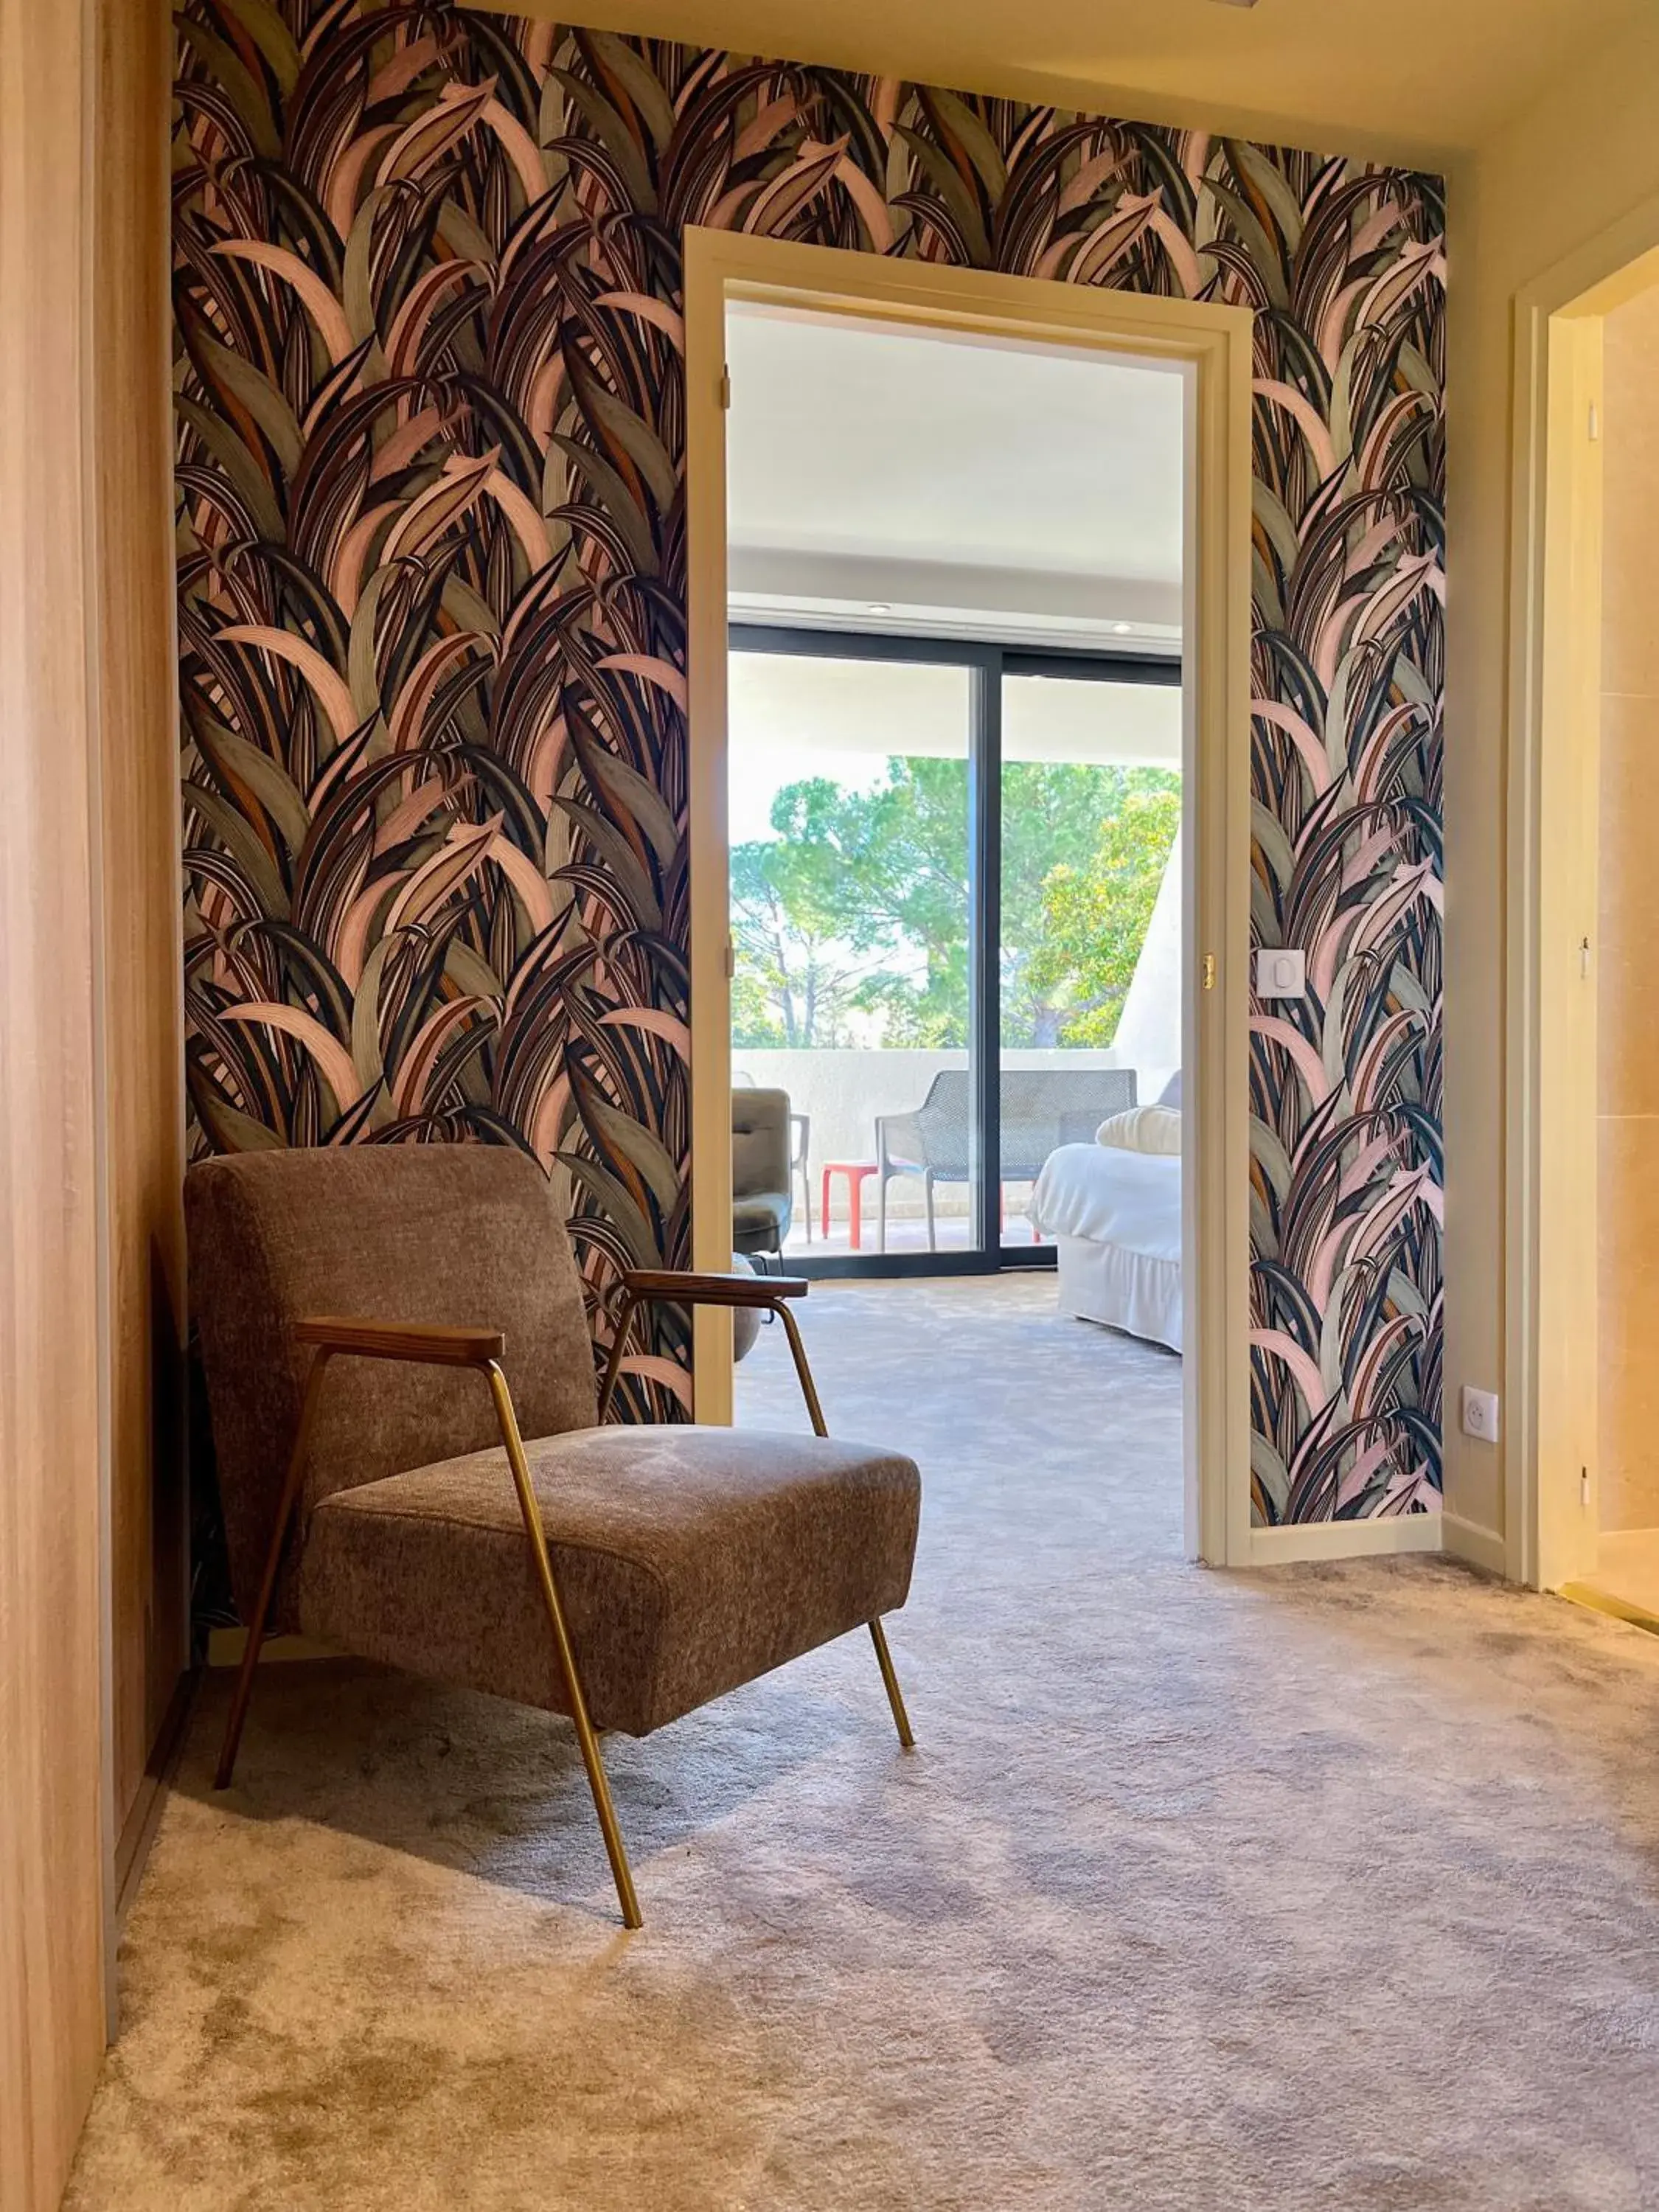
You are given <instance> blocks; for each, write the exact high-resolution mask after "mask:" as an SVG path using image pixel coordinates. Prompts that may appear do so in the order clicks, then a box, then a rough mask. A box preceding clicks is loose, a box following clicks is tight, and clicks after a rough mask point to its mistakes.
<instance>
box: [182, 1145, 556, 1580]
mask: <svg viewBox="0 0 1659 2212" xmlns="http://www.w3.org/2000/svg"><path fill="white" fill-rule="evenodd" d="M185 1216H186V1220H187V1223H188V1227H189V1236H190V1285H191V1309H192V1311H193V1313H194V1316H195V1318H196V1321H197V1327H198V1328H199V1331H200V1334H201V1344H202V1355H203V1364H204V1368H205V1370H206V1376H207V1386H208V1401H209V1405H210V1408H211V1412H212V1416H213V1441H214V1447H215V1454H216V1459H217V1462H218V1470H219V1486H220V1493H221V1498H222V1504H223V1509H224V1516H225V1534H226V1540H227V1544H228V1550H229V1553H230V1569H231V1583H232V1586H233V1588H234V1592H235V1595H236V1600H237V1603H238V1605H239V1606H240V1607H241V1609H242V1613H243V1618H244V1619H246V1618H247V1615H248V1613H249V1610H250V1608H251V1607H252V1605H253V1604H254V1602H255V1600H256V1599H257V1597H258V1589H259V1581H260V1577H261V1575H262V1573H263V1571H264V1560H265V1553H266V1550H267V1548H268V1547H269V1544H270V1530H271V1528H272V1526H273V1524H274V1522H275V1519H276V1504H277V1500H278V1498H279V1496H280V1494H281V1491H282V1486H283V1477H284V1474H286V1471H287V1468H288V1462H289V1456H290V1455H291V1453H292V1451H293V1449H294V1438H295V1431H296V1429H297V1427H298V1425H299V1417H300V1401H301V1393H302V1390H303V1386H304V1382H305V1376H306V1373H307V1367H308V1365H309V1363H310V1357H311V1355H310V1353H309V1352H307V1351H306V1350H305V1349H304V1348H303V1347H301V1346H299V1345H296V1344H295V1340H294V1326H295V1322H299V1321H301V1320H303V1319H304V1318H305V1317H306V1316H307V1315H317V1314H326V1315H331V1316H341V1317H343V1318H347V1319H350V1318H355V1317H357V1316H362V1317H363V1318H366V1319H374V1320H380V1321H410V1322H448V1323H451V1324H461V1323H471V1324H473V1325H475V1326H479V1327H484V1328H497V1329H501V1331H502V1332H503V1333H504V1334H505V1335H506V1338H507V1352H506V1357H505V1358H504V1360H503V1362H502V1364H503V1366H504V1367H505V1369H506V1372H507V1380H508V1382H509V1383H510V1384H511V1386H512V1389H513V1401H514V1404H515V1407H516V1408H517V1412H518V1416H519V1424H520V1427H521V1428H522V1430H523V1431H524V1433H525V1434H526V1436H527V1437H538V1436H551V1435H554V1434H556V1433H558V1432H560V1431H564V1430H568V1429H580V1428H587V1427H591V1426H592V1422H593V1418H594V1413H595V1410H596V1397H597V1394H596V1391H595V1388H594V1376H593V1350H592V1336H591V1333H590V1331H589V1328H588V1325H587V1320H586V1312H585V1310H584V1305H583V1300H582V1289H581V1281H580V1276H579V1275H578V1273H577V1270H576V1265H575V1261H574V1259H573V1258H572V1256H571V1251H570V1243H569V1239H568V1237H567V1235H566V1233H565V1226H564V1224H563V1222H562V1220H561V1219H560V1218H559V1214H558V1211H557V1209H556V1206H555V1205H554V1203H553V1199H552V1194H551V1191H550V1188H549V1184H548V1181H547V1178H546V1176H544V1174H543V1173H542V1171H541V1170H540V1168H539V1167H538V1165H537V1164H536V1163H535V1161H534V1160H532V1159H531V1158H528V1157H527V1156H526V1154H524V1153H523V1152H517V1151H515V1150H513V1149H512V1148H511V1147H508V1146H486V1145H420V1146H404V1145H357V1146H339V1147H335V1148H331V1149H329V1150H326V1151H315V1152H313V1151H305V1150H301V1149H298V1148H296V1149H295V1150H292V1151H271V1152H244V1153H240V1154H238V1155H236V1156H234V1158H227V1159H216V1160H204V1161H202V1162H201V1163H200V1164H197V1166H195V1167H192V1168H191V1170H190V1172H189V1174H188V1175H187V1176H186V1177H185ZM498 1441H499V1431H498V1430H497V1428H496V1425H495V1412H494V1409H493V1407H492V1405H491V1401H490V1395H489V1389H488V1388H487V1386H486V1384H485V1383H484V1381H483V1377H482V1376H478V1375H477V1374H473V1373H470V1372H467V1371H466V1370H456V1369H453V1368H438V1367H418V1366H413V1365H410V1364H404V1363H402V1362H399V1363H397V1364H393V1363H392V1362H389V1361H384V1360H375V1359H355V1358H353V1359H348V1358H337V1359H336V1360H335V1361H334V1362H333V1364H332V1367H331V1371H330V1374H329V1377H328V1380H327V1382H326V1383H325V1386H324V1388H323V1391H322V1395H321V1398H320V1400H319V1406H318V1409H317V1416H316V1422H315V1426H314V1428H313V1432H312V1443H311V1450H310V1455H309V1472H308V1474H307V1484H306V1493H305V1502H306V1504H307V1506H309V1505H312V1504H315V1503H316V1502H317V1500H318V1499H319V1498H325V1497H327V1496H328V1495H329V1494H330V1493H331V1492H334V1491H337V1490H345V1489H351V1488H354V1487H356V1486H357V1485H359V1484H361V1483H365V1482H374V1481H377V1480H380V1477H381V1476H383V1475H387V1474H401V1473H403V1472H404V1470H405V1469H406V1468H412V1467H421V1466H425V1465H428V1464H429V1463H430V1462H433V1461H435V1460H442V1459H452V1458H454V1457H455V1456H457V1455H459V1454H460V1453H462V1452H469V1451H477V1450H481V1449H483V1447H485V1446H486V1445H489V1444H493V1443H497V1442H498ZM303 1525H304V1515H303V1513H302V1515H301V1528H303ZM281 1610H282V1608H281V1607H280V1604H279V1607H278V1611H279V1614H280V1613H281Z"/></svg>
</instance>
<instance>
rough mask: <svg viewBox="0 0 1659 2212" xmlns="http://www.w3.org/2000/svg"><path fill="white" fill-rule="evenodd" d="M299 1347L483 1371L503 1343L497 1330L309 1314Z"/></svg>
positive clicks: (298, 1332)
mask: <svg viewBox="0 0 1659 2212" xmlns="http://www.w3.org/2000/svg"><path fill="white" fill-rule="evenodd" d="M294 1334H295V1336H296V1337H297V1338H298V1340H299V1341H300V1342H301V1344H314V1345H317V1346H319V1347H320V1348H321V1349H322V1350H323V1351H325V1352H345V1353H347V1354H355V1355H356V1356H358V1357H361V1358H365V1359H408V1360H413V1361H415V1362H416V1364H419V1365H421V1366H423V1367H485V1366H488V1364H489V1362H490V1361H491V1360H492V1359H500V1358H501V1357H502V1355H503V1353H504V1352H506V1350H507V1339H506V1337H505V1336H504V1335H503V1334H501V1330H500V1329H498V1328H450V1327H449V1326H448V1325H447V1324H446V1323H443V1322H415V1321H356V1320H354V1321H343V1320H339V1319H337V1318H336V1317H335V1316H332V1315H328V1314H313V1315H311V1316H308V1317H307V1319H306V1320H304V1321H302V1322H297V1323H296V1324H295V1330H294Z"/></svg>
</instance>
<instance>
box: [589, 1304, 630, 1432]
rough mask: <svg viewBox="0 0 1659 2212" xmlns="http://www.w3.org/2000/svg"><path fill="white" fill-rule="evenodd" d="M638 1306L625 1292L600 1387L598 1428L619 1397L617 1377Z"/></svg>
mask: <svg viewBox="0 0 1659 2212" xmlns="http://www.w3.org/2000/svg"><path fill="white" fill-rule="evenodd" d="M638 1304H639V1300H638V1298H637V1297H635V1295H634V1293H633V1291H623V1300H622V1305H621V1308H620V1309H619V1310H618V1312H617V1330H616V1334H615V1335H614V1336H613V1337H612V1338H611V1357H610V1358H608V1359H607V1360H606V1361H605V1381H604V1382H603V1383H601V1385H600V1386H599V1412H598V1413H596V1414H595V1416H594V1425H595V1427H596V1428H601V1429H602V1428H603V1427H604V1426H605V1420H606V1418H607V1416H608V1415H609V1413H610V1412H611V1400H612V1398H614V1397H615V1395H617V1376H618V1375H620V1374H621V1372H622V1364H623V1352H624V1351H625V1349H626V1348H627V1344H628V1332H629V1327H630V1326H631V1325H632V1322H633V1319H634V1310H635V1307H636V1306H637V1305H638Z"/></svg>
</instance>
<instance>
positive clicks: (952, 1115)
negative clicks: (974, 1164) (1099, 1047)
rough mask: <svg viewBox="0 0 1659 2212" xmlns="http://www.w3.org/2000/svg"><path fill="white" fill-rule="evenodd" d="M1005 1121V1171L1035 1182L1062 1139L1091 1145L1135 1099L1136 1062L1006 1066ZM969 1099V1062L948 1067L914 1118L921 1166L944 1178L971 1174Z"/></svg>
mask: <svg viewBox="0 0 1659 2212" xmlns="http://www.w3.org/2000/svg"><path fill="white" fill-rule="evenodd" d="M997 1095H998V1100H999V1103H1000V1109H1001V1121H1002V1141H1001V1153H1002V1176H1003V1180H1004V1181H1005V1182H1030V1181H1032V1180H1033V1179H1034V1178H1035V1177H1036V1176H1038V1175H1040V1174H1041V1173H1042V1163H1043V1162H1044V1160H1046V1159H1047V1158H1048V1155H1049V1153H1050V1152H1054V1151H1055V1150H1056V1149H1057V1148H1058V1147H1059V1146H1061V1145H1081V1144H1086V1143H1088V1142H1089V1141H1090V1140H1091V1139H1092V1138H1093V1136H1094V1133H1095V1131H1096V1130H1097V1128H1098V1127H1100V1124H1101V1123H1102V1122H1103V1121H1104V1120H1105V1119H1106V1116H1107V1115H1109V1114H1121V1113H1122V1112H1123V1111H1124V1110H1125V1109H1126V1108H1127V1107H1130V1106H1133V1104H1134V1103H1136V1101H1135V1073H1134V1070H1133V1068H1132V1067H1009V1068H1005V1069H1004V1070H1003V1071H1002V1074H1001V1076H1000V1079H999V1082H998V1085H997ZM971 1099H972V1091H971V1087H970V1079H969V1072H968V1070H967V1069H966V1068H962V1067H956V1068H946V1069H945V1070H944V1071H943V1072H942V1073H939V1074H938V1075H936V1076H935V1077H934V1078H933V1082H932V1083H931V1084H930V1085H928V1089H927V1097H926V1098H925V1099H924V1100H923V1101H922V1103H921V1106H920V1107H919V1108H918V1109H917V1111H916V1113H915V1115H914V1117H913V1118H914V1120H915V1124H916V1127H917V1129H918V1131H919V1133H920V1136H921V1153H922V1158H921V1164H922V1166H924V1167H928V1168H931V1169H932V1170H933V1172H934V1174H935V1175H937V1176H941V1177H942V1178H943V1179H944V1180H945V1181H946V1182H964V1181H965V1180H966V1179H967V1176H968V1175H969V1143H968V1131H969V1109H970V1104H971Z"/></svg>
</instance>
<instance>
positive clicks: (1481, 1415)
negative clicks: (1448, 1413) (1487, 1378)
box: [1463, 1383, 1498, 1444]
mask: <svg viewBox="0 0 1659 2212" xmlns="http://www.w3.org/2000/svg"><path fill="white" fill-rule="evenodd" d="M1463 1433H1464V1435H1465V1436H1466V1437H1480V1441H1481V1443H1483V1444H1495V1443H1497V1442H1498V1393H1497V1391H1496V1390H1471V1389H1470V1388H1469V1386H1468V1383H1465V1384H1464V1385H1463Z"/></svg>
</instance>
